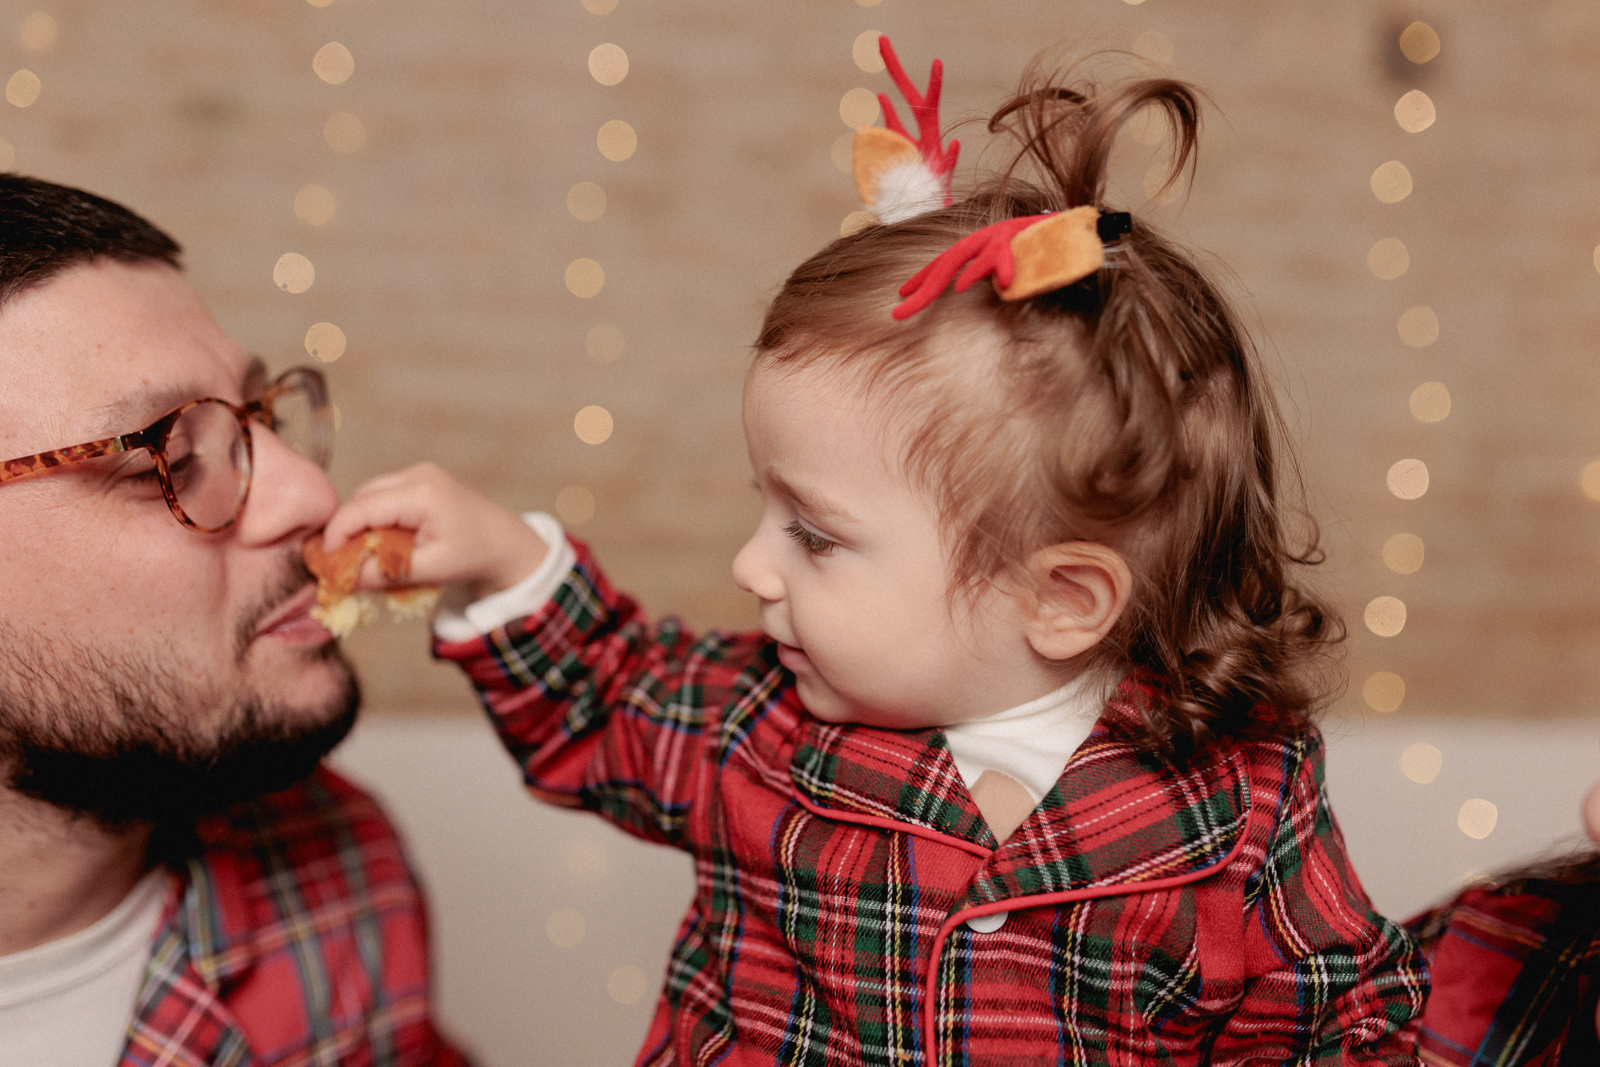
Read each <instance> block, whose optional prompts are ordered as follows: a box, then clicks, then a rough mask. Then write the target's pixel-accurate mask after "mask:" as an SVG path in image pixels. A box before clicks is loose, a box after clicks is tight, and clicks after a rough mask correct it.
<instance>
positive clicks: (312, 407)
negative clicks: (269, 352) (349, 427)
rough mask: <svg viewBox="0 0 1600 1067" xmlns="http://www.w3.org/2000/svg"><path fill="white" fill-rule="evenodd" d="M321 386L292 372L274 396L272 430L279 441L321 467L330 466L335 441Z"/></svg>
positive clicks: (302, 373) (299, 373) (296, 372)
mask: <svg viewBox="0 0 1600 1067" xmlns="http://www.w3.org/2000/svg"><path fill="white" fill-rule="evenodd" d="M318 386H319V383H318V382H315V381H313V380H312V378H311V377H310V375H308V374H306V373H304V372H302V371H290V372H289V373H288V374H286V375H284V377H283V378H282V379H280V380H279V382H278V385H277V387H276V388H275V390H274V393H273V401H272V430H273V432H274V433H276V434H277V435H278V438H279V440H281V441H283V443H284V444H286V445H288V446H289V447H290V448H292V449H294V450H295V451H296V452H298V453H300V454H301V455H302V456H305V457H306V458H307V459H309V460H311V461H312V462H313V463H315V464H317V466H319V467H326V466H327V465H328V458H329V456H328V453H329V452H330V450H331V446H332V440H331V434H330V431H331V429H332V427H331V426H330V424H329V423H330V420H329V418H328V410H327V398H326V396H324V395H323V391H322V389H321V388H319V387H318Z"/></svg>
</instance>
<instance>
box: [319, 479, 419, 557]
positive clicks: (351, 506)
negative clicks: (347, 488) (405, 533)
mask: <svg viewBox="0 0 1600 1067" xmlns="http://www.w3.org/2000/svg"><path fill="white" fill-rule="evenodd" d="M432 513H433V509H432V508H431V507H430V506H429V504H428V502H427V501H425V500H421V499H419V498H418V497H417V495H416V494H413V493H411V492H408V491H407V490H405V489H404V488H400V489H394V490H385V491H381V492H372V493H368V494H367V495H365V496H361V497H352V498H351V499H350V501H349V502H348V503H347V504H345V505H344V506H343V507H342V508H340V509H339V510H338V511H336V512H334V515H333V518H331V519H329V520H328V525H327V526H326V527H324V529H323V534H322V537H323V547H324V548H325V549H327V550H328V551H329V552H333V551H335V550H337V549H338V548H339V546H340V545H342V544H344V543H345V542H346V541H348V540H349V539H350V538H352V537H354V536H355V535H356V534H358V533H360V532H361V531H362V530H369V529H371V530H379V529H382V528H383V527H385V526H404V527H406V528H407V529H411V530H420V529H422V528H423V527H424V526H426V525H427V524H428V519H429V517H430V515H431V514H432Z"/></svg>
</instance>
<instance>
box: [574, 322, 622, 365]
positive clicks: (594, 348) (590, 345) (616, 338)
mask: <svg viewBox="0 0 1600 1067" xmlns="http://www.w3.org/2000/svg"><path fill="white" fill-rule="evenodd" d="M583 348H584V351H586V352H588V353H589V358H590V359H592V360H594V361H595V362H596V363H614V362H616V360H617V358H618V357H619V356H621V355H622V349H623V339H622V331H621V330H620V329H618V328H617V327H615V326H612V325H611V324H610V323H605V322H602V323H599V324H598V325H595V326H591V327H589V332H588V333H586V334H584V335H583Z"/></svg>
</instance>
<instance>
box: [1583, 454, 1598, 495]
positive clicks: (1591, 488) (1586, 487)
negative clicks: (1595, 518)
mask: <svg viewBox="0 0 1600 1067" xmlns="http://www.w3.org/2000/svg"><path fill="white" fill-rule="evenodd" d="M1578 484H1579V487H1580V488H1582V490H1583V495H1584V496H1586V497H1588V498H1589V499H1590V500H1592V501H1594V502H1595V503H1597V504H1600V459H1596V460H1591V461H1589V463H1587V464H1586V465H1585V466H1584V468H1583V473H1582V474H1581V475H1579V477H1578Z"/></svg>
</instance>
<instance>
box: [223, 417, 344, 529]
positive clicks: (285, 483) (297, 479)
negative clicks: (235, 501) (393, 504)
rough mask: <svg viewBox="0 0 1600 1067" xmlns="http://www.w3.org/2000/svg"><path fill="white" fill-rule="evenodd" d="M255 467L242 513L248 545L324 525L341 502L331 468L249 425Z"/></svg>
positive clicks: (260, 428)
mask: <svg viewBox="0 0 1600 1067" xmlns="http://www.w3.org/2000/svg"><path fill="white" fill-rule="evenodd" d="M250 445H251V452H252V453H253V461H254V462H253V466H254V470H253V472H252V473H251V475H250V499H249V500H247V501H246V502H245V506H244V514H243V515H241V516H240V517H239V537H240V539H241V540H242V541H244V542H245V543H246V544H252V545H269V544H273V543H275V542H278V541H282V540H284V539H286V538H291V537H294V536H296V535H300V534H310V533H314V532H315V531H317V530H320V529H322V527H324V526H326V525H327V523H328V519H329V518H331V517H332V515H333V513H334V512H335V511H336V510H338V507H339V493H338V491H337V490H335V489H334V487H333V483H332V482H331V481H329V480H328V475H327V473H326V472H325V471H324V470H323V469H322V468H321V467H319V466H317V465H316V464H315V463H313V462H312V461H311V460H309V459H307V458H306V457H305V456H303V455H301V454H300V453H298V452H296V451H295V450H294V449H292V448H290V447H289V446H288V445H286V444H284V442H283V439H282V438H280V437H279V436H278V435H277V434H275V433H273V432H272V431H271V430H269V429H267V428H266V427H264V426H262V425H260V424H259V423H258V424H254V425H252V426H251V427H250Z"/></svg>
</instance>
